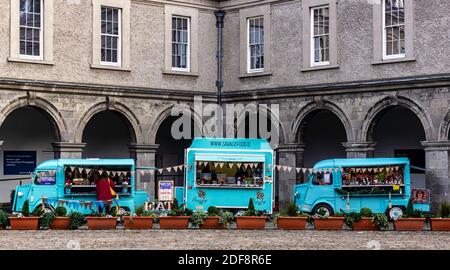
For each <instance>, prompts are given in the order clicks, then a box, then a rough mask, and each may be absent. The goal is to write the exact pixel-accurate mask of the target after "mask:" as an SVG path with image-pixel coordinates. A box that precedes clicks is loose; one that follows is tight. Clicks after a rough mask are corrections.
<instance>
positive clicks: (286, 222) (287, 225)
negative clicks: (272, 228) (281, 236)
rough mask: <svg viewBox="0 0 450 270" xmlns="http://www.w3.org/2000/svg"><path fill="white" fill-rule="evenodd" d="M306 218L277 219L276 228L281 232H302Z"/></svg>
mask: <svg viewBox="0 0 450 270" xmlns="http://www.w3.org/2000/svg"><path fill="white" fill-rule="evenodd" d="M306 220H307V218H306V217H278V218H277V227H278V229H282V230H304V229H305V227H306Z"/></svg>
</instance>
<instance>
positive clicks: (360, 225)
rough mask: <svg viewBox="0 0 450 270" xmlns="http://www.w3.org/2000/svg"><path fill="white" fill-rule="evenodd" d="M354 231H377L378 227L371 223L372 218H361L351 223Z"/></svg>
mask: <svg viewBox="0 0 450 270" xmlns="http://www.w3.org/2000/svg"><path fill="white" fill-rule="evenodd" d="M353 230H354V231H378V230H379V228H378V227H377V226H376V225H374V224H373V223H372V218H367V217H366V218H361V220H359V221H358V222H355V223H353Z"/></svg>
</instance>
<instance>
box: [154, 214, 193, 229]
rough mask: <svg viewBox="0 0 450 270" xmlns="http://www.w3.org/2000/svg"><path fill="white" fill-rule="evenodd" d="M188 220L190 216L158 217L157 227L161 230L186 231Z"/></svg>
mask: <svg viewBox="0 0 450 270" xmlns="http://www.w3.org/2000/svg"><path fill="white" fill-rule="evenodd" d="M190 218H191V217H190V216H165V217H159V227H160V228H161V229H187V228H189V219H190Z"/></svg>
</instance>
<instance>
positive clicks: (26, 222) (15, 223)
mask: <svg viewBox="0 0 450 270" xmlns="http://www.w3.org/2000/svg"><path fill="white" fill-rule="evenodd" d="M9 223H10V225H11V229H13V230H37V229H39V217H21V218H18V217H10V218H9Z"/></svg>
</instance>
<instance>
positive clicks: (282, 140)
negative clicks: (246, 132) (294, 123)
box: [236, 103, 286, 144]
mask: <svg viewBox="0 0 450 270" xmlns="http://www.w3.org/2000/svg"><path fill="white" fill-rule="evenodd" d="M258 105H259V104H255V103H250V104H247V105H246V106H252V107H254V109H255V111H257V110H258ZM265 105H266V108H267V112H268V113H266V112H265V111H263V114H264V115H265V116H266V117H269V118H270V119H271V120H272V119H276V121H277V122H278V128H279V132H278V135H279V141H278V143H279V144H283V143H285V142H286V137H285V136H286V135H285V133H284V129H283V125H282V122H281V120H280V117H279V116H277V115H275V114H274V113H273V112H272V110H271V109H270V107H269V106H268V105H267V104H265ZM269 105H270V104H269ZM247 113H248V112H247V111H245V110H244V111H243V112H242V113H241V114H239V115H238V116H237V119H236V121H237V124H238V128H240V126H241V125H242V124H245V119H246V116H247ZM271 122H272V121H271Z"/></svg>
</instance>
